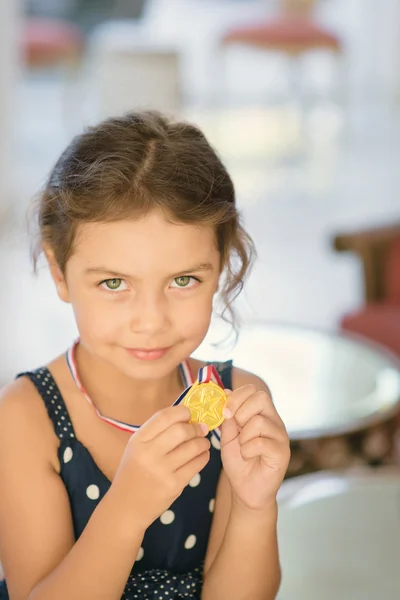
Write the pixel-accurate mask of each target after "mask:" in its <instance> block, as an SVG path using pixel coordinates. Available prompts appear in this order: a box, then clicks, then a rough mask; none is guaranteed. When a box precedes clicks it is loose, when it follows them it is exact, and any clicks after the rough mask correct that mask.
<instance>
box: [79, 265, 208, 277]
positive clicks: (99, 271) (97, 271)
mask: <svg viewBox="0 0 400 600" xmlns="http://www.w3.org/2000/svg"><path fill="white" fill-rule="evenodd" d="M213 270H214V267H213V266H212V264H211V263H198V264H197V265H193V266H192V267H190V268H189V269H182V270H181V271H178V272H176V273H173V274H172V275H169V277H172V278H173V277H178V276H180V275H182V274H183V273H198V272H199V271H213ZM85 274H86V275H111V276H112V277H115V278H116V279H134V276H132V275H127V274H126V273H120V272H119V271H114V269H107V268H106V267H91V268H88V269H86V270H85Z"/></svg>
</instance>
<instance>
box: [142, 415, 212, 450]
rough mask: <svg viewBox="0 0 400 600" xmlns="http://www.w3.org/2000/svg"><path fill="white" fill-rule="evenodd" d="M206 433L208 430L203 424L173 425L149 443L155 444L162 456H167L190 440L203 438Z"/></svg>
mask: <svg viewBox="0 0 400 600" xmlns="http://www.w3.org/2000/svg"><path fill="white" fill-rule="evenodd" d="M208 433H209V429H208V427H207V425H205V424H204V423H174V424H173V425H171V426H170V427H168V429H166V430H165V431H163V432H161V433H160V434H159V435H158V436H156V437H155V438H153V439H152V440H149V441H150V442H151V444H156V445H157V447H158V448H159V449H160V451H161V453H162V454H168V452H171V451H172V450H174V449H175V448H177V447H178V446H179V445H180V444H184V443H185V442H187V441H188V440H191V439H197V438H204V437H206V436H207V435H208Z"/></svg>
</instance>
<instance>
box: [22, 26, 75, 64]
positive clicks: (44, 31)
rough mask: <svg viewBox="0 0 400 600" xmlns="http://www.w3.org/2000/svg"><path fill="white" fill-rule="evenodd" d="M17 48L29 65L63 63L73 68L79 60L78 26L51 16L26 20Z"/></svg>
mask: <svg viewBox="0 0 400 600" xmlns="http://www.w3.org/2000/svg"><path fill="white" fill-rule="evenodd" d="M21 46H22V48H21V50H22V58H23V60H24V63H25V65H26V66H27V67H29V68H49V67H55V66H60V65H61V66H62V65H64V66H66V67H67V68H68V69H70V68H72V69H75V68H76V67H77V65H78V64H79V62H80V59H81V57H82V53H83V48H84V38H83V35H82V33H81V31H80V29H79V28H78V27H76V26H75V25H73V24H72V23H68V22H66V21H58V20H54V19H40V18H31V19H27V20H26V22H25V24H24V26H23V28H22V37H21Z"/></svg>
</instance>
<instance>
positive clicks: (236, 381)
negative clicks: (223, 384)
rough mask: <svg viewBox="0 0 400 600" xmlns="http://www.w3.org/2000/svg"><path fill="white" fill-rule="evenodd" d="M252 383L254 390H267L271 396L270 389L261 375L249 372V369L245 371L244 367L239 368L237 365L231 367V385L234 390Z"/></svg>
mask: <svg viewBox="0 0 400 600" xmlns="http://www.w3.org/2000/svg"><path fill="white" fill-rule="evenodd" d="M249 384H250V385H254V387H255V388H256V390H257V391H258V390H262V391H264V392H267V393H268V394H269V395H270V396H271V391H270V389H269V387H268V385H267V384H266V383H265V381H264V380H263V379H261V377H258V375H255V374H254V373H251V372H250V371H245V370H244V369H239V368H238V367H232V387H233V389H234V390H236V389H237V388H240V387H242V386H244V385H249Z"/></svg>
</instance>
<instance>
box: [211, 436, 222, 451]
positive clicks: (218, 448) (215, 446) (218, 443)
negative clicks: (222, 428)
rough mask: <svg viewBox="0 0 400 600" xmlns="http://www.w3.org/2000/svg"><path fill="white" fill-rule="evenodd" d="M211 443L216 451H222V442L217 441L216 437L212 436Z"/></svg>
mask: <svg viewBox="0 0 400 600" xmlns="http://www.w3.org/2000/svg"><path fill="white" fill-rule="evenodd" d="M211 443H212V445H213V446H214V448H215V449H216V450H221V444H220V441H219V440H218V439H217V437H216V436H215V435H212V436H211Z"/></svg>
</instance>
